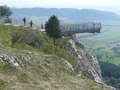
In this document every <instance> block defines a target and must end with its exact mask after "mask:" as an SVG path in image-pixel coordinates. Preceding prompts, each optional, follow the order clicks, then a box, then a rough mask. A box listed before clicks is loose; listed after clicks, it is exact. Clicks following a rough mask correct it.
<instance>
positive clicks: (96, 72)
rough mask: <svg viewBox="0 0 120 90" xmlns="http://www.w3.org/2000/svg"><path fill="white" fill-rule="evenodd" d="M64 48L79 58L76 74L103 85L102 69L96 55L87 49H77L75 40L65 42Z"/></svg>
mask: <svg viewBox="0 0 120 90" xmlns="http://www.w3.org/2000/svg"><path fill="white" fill-rule="evenodd" d="M63 48H64V49H67V50H71V51H72V55H74V56H76V57H77V58H78V62H77V64H76V67H75V68H74V70H75V71H76V72H78V73H80V74H82V75H85V76H87V77H89V78H91V79H92V80H94V81H95V82H98V83H102V76H101V69H100V66H99V63H98V60H97V58H96V56H95V55H94V54H92V53H91V52H88V51H87V50H85V49H77V48H76V45H75V42H74V41H73V40H69V41H67V42H65V43H64V46H63Z"/></svg>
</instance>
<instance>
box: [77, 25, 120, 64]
mask: <svg viewBox="0 0 120 90" xmlns="http://www.w3.org/2000/svg"><path fill="white" fill-rule="evenodd" d="M77 40H78V41H79V42H81V43H83V44H84V45H85V46H86V47H87V48H88V49H90V50H91V51H93V52H94V53H96V55H97V57H98V59H99V60H101V61H107V62H110V63H112V64H116V65H120V26H103V28H102V30H101V33H99V34H84V35H83V34H80V35H79V36H78V38H77Z"/></svg>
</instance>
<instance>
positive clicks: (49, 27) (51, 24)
mask: <svg viewBox="0 0 120 90" xmlns="http://www.w3.org/2000/svg"><path fill="white" fill-rule="evenodd" d="M45 30H46V33H47V35H48V36H50V37H52V38H53V41H54V45H55V42H56V39H58V38H61V29H60V23H59V20H58V18H57V17H56V16H51V17H50V18H49V20H48V21H47V22H46V24H45Z"/></svg>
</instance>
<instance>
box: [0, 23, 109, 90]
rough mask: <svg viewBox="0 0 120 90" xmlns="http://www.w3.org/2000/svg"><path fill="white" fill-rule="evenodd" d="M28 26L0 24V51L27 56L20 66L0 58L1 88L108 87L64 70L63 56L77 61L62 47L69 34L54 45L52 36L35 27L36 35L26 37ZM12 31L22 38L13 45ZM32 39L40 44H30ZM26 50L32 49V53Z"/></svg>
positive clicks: (89, 89)
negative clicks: (18, 67)
mask: <svg viewBox="0 0 120 90" xmlns="http://www.w3.org/2000/svg"><path fill="white" fill-rule="evenodd" d="M28 30H30V28H24V27H14V26H4V25H0V40H1V41H0V54H7V55H8V56H17V57H18V58H19V57H20V56H24V57H25V58H27V57H31V59H30V61H29V62H27V63H26V61H25V60H22V62H23V63H24V67H23V68H20V69H16V68H13V67H11V66H10V65H8V64H7V63H4V62H0V89H1V90H46V89H51V90H61V89H62V90H109V89H108V88H105V87H103V86H102V85H100V84H97V83H95V82H93V81H92V80H90V79H88V78H86V77H83V76H81V77H80V76H77V74H76V73H70V72H68V70H67V67H66V65H65V60H68V61H69V62H70V63H71V64H72V65H73V66H75V64H76V62H77V59H76V57H74V56H71V53H72V52H71V51H66V50H64V49H62V46H63V45H64V41H66V40H68V39H69V38H63V39H60V40H58V41H57V42H56V44H57V46H54V45H53V41H52V39H51V38H49V37H47V35H45V34H44V33H42V32H39V31H33V32H34V33H36V36H35V37H34V38H32V39H31V40H30V41H29V40H27V39H26V38H27V35H28V34H27V33H26V31H28ZM16 31H18V32H20V35H21V36H22V37H23V36H24V38H25V39H24V40H23V41H24V42H23V41H21V40H20V39H19V40H18V41H16V42H15V43H14V45H13V43H12V41H11V38H12V34H14V32H16ZM28 36H29V35H28ZM36 37H37V38H39V39H36ZM30 38H31V37H30ZM30 38H29V39H30ZM32 40H33V41H34V40H36V42H37V43H38V42H39V44H40V47H37V46H36V45H34V44H31V42H33V41H32ZM55 51H56V53H55ZM28 52H33V54H32V56H29V55H28V54H27V53H28ZM19 59H20V58H19ZM20 60H21V59H20Z"/></svg>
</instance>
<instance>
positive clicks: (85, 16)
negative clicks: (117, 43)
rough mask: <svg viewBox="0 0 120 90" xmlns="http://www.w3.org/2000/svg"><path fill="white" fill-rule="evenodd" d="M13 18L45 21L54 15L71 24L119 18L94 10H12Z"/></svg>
mask: <svg viewBox="0 0 120 90" xmlns="http://www.w3.org/2000/svg"><path fill="white" fill-rule="evenodd" d="M12 11H13V13H14V15H13V17H24V16H25V17H33V16H34V17H39V18H40V19H44V20H46V19H47V18H48V17H49V16H51V15H56V16H58V17H59V18H61V19H62V20H66V21H67V20H68V21H73V22H83V21H120V16H119V15H117V14H115V13H113V12H108V11H100V10H94V9H72V8H60V9H58V8H19V9H18V8H12Z"/></svg>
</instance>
